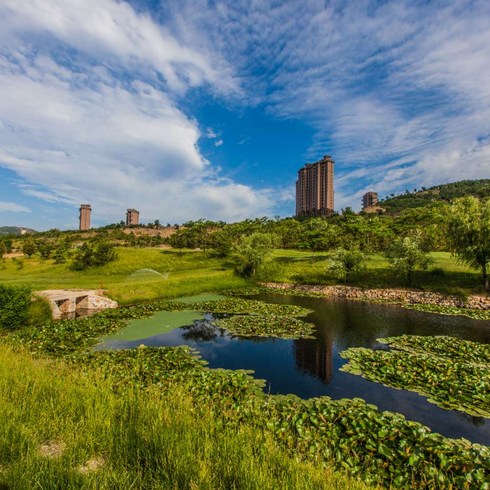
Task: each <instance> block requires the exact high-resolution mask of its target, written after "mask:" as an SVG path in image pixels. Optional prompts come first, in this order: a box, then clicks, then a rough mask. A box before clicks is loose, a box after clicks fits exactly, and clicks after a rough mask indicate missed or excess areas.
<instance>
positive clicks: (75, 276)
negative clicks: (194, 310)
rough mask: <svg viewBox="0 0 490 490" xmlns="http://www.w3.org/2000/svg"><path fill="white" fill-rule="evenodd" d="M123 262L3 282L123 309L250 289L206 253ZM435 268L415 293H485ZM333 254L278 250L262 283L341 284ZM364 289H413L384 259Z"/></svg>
mask: <svg viewBox="0 0 490 490" xmlns="http://www.w3.org/2000/svg"><path fill="white" fill-rule="evenodd" d="M117 253H118V259H117V260H116V261H114V262H111V263H109V264H107V265H105V266H103V267H100V268H94V269H89V270H87V271H83V272H74V271H70V270H69V269H68V267H67V264H54V263H53V261H52V260H45V261H43V260H41V259H40V258H39V257H37V256H34V257H32V258H23V259H20V261H21V263H22V268H19V265H18V262H15V261H13V260H12V259H10V258H7V259H5V260H4V261H3V262H0V282H2V283H5V284H23V285H29V286H31V287H32V288H33V289H35V290H42V289H65V288H82V289H85V288H93V289H107V294H108V295H109V296H110V297H111V298H113V299H115V300H116V301H118V302H119V303H121V304H129V303H137V302H141V301H144V300H149V299H154V298H174V297H178V296H190V295H193V294H199V293H203V292H208V291H214V292H219V291H222V290H224V289H231V288H238V287H242V286H246V285H247V281H245V280H243V279H240V278H238V277H237V276H235V275H234V274H233V271H232V269H231V267H230V265H229V264H227V263H226V261H224V260H222V259H217V258H212V257H210V256H209V255H207V254H205V253H203V252H197V251H184V252H178V251H175V250H162V249H156V248H146V249H142V248H119V249H118V250H117ZM431 255H432V257H433V258H434V264H433V265H432V266H431V267H430V269H428V270H427V271H416V272H415V274H414V279H413V287H415V288H418V289H423V290H428V291H440V292H443V293H449V294H459V295H466V294H470V293H473V292H479V291H480V290H481V286H480V275H479V273H478V271H475V270H471V269H469V268H468V267H466V266H465V265H462V264H460V263H458V261H457V260H456V259H455V258H454V257H452V256H451V254H449V253H447V252H434V253H432V254H431ZM327 263H328V254H327V253H325V252H318V253H315V252H309V251H298V250H275V251H274V252H273V254H272V257H271V260H270V261H269V262H268V264H267V265H266V267H265V268H264V270H263V272H262V273H261V274H260V276H259V277H257V279H258V280H260V281H275V282H293V283H302V284H338V283H339V281H338V280H337V279H335V278H334V277H332V276H331V275H329V274H328V273H327ZM350 284H351V285H353V286H362V287H407V283H406V280H405V278H404V277H399V276H397V275H396V274H395V273H394V272H393V271H392V270H391V269H390V267H389V264H388V261H387V260H386V259H385V258H384V257H383V256H381V255H376V254H373V255H370V256H368V258H367V260H366V269H365V271H363V272H361V273H359V274H357V275H356V276H354V277H353V278H352V280H351V282H350Z"/></svg>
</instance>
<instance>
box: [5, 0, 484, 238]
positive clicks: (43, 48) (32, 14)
mask: <svg viewBox="0 0 490 490" xmlns="http://www.w3.org/2000/svg"><path fill="white" fill-rule="evenodd" d="M489 46H490V2H489V1H488V0H481V1H478V0H474V1H469V0H453V1H450V0H446V1H437V0H434V1H417V0H407V1H401V0H400V1H378V2H375V1H363V0H356V1H355V2H351V1H347V0H344V1H337V0H332V1H328V0H322V1H319V0H297V1H295V0H289V1H284V0H282V1H277V0H243V1H242V0H227V1H219V0H175V1H174V0H165V1H158V0H132V1H116V0H22V1H19V0H0V226H1V225H20V226H30V227H33V228H35V229H39V230H43V229H48V228H53V227H57V228H61V229H66V228H76V227H77V225H78V206H79V204H80V203H90V204H91V205H92V208H93V211H92V223H93V225H95V226H99V225H104V224H108V223H112V222H117V221H120V220H121V219H124V216H125V211H126V208H136V209H139V210H140V213H141V219H142V221H144V222H149V221H153V220H155V219H159V220H160V221H161V222H162V223H163V224H165V223H167V222H170V223H180V222H183V221H186V220H189V219H199V218H201V217H205V218H209V219H222V220H225V221H235V220H239V219H243V218H247V217H256V216H264V215H268V216H275V215H280V216H289V215H292V214H293V213H294V183H295V180H296V174H297V170H298V169H299V168H300V167H301V166H303V165H304V164H305V163H306V162H313V161H316V160H318V159H319V158H321V157H322V156H323V155H325V154H328V155H332V157H333V158H334V160H335V162H336V166H335V192H336V195H335V207H336V209H337V210H340V209H341V208H343V207H346V206H352V207H353V208H354V209H359V207H360V198H361V196H362V194H363V193H364V192H366V191H367V190H376V191H378V192H379V193H380V195H381V197H383V196H386V195H387V194H389V193H392V192H395V193H396V192H402V191H404V190H405V189H413V188H414V187H418V188H419V187H421V186H426V187H428V186H431V185H436V184H440V183H444V182H452V181H456V180H461V179H465V178H490V48H489Z"/></svg>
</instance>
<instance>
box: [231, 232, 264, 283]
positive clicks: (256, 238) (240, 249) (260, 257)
mask: <svg viewBox="0 0 490 490" xmlns="http://www.w3.org/2000/svg"><path fill="white" fill-rule="evenodd" d="M273 247H274V238H273V236H272V235H271V234H269V233H260V232H255V233H252V234H251V235H248V236H247V235H245V236H242V237H241V238H240V239H239V240H238V242H236V243H235V245H234V246H233V254H232V260H233V262H234V270H235V272H236V274H238V275H239V276H241V277H252V276H254V275H255V274H256V273H257V270H258V269H259V267H260V266H261V265H262V264H263V263H264V260H265V259H266V257H267V256H268V255H269V254H270V253H271V252H272V249H273Z"/></svg>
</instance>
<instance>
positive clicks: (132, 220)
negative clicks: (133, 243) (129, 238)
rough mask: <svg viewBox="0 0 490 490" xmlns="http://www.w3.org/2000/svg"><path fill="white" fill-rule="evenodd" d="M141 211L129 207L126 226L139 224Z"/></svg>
mask: <svg viewBox="0 0 490 490" xmlns="http://www.w3.org/2000/svg"><path fill="white" fill-rule="evenodd" d="M139 224H140V212H139V211H137V210H136V209H128V210H127V211H126V226H131V225H139Z"/></svg>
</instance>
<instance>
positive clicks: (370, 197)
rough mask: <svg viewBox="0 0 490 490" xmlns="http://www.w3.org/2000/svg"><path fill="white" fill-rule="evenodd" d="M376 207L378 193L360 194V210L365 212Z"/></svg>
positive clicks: (371, 210) (374, 209)
mask: <svg viewBox="0 0 490 490" xmlns="http://www.w3.org/2000/svg"><path fill="white" fill-rule="evenodd" d="M377 209H378V193H377V192H366V194H364V196H362V210H363V211H365V212H366V213H369V212H373V211H376V210H377Z"/></svg>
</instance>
